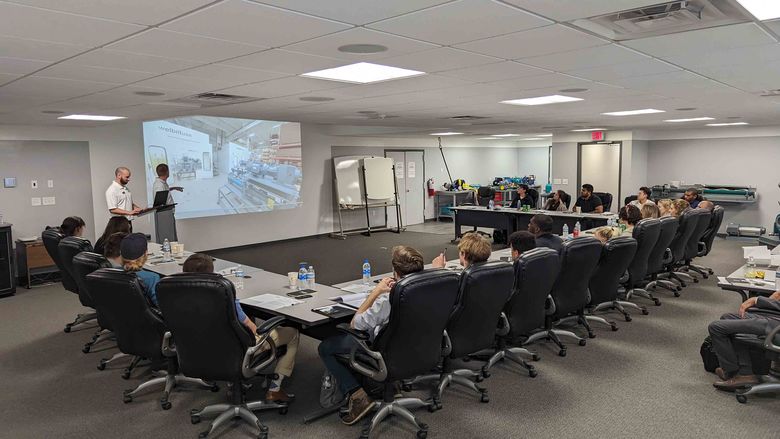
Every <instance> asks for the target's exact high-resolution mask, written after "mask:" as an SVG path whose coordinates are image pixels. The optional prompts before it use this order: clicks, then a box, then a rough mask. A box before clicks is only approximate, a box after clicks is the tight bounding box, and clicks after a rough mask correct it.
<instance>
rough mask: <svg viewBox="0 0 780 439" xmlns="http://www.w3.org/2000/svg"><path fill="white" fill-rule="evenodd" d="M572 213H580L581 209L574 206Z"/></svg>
mask: <svg viewBox="0 0 780 439" xmlns="http://www.w3.org/2000/svg"><path fill="white" fill-rule="evenodd" d="M574 211H575V212H577V213H582V208H581V207H580V206H576V207H575V208H574Z"/></svg>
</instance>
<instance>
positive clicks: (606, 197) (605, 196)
mask: <svg viewBox="0 0 780 439" xmlns="http://www.w3.org/2000/svg"><path fill="white" fill-rule="evenodd" d="M593 195H596V196H598V197H599V198H601V204H602V205H603V206H604V212H609V210H610V209H612V194H610V193H609V192H593Z"/></svg>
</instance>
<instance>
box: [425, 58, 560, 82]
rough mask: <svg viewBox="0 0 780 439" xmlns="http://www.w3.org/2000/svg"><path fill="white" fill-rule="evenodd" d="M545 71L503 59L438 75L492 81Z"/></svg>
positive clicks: (472, 80) (536, 74) (538, 73)
mask: <svg viewBox="0 0 780 439" xmlns="http://www.w3.org/2000/svg"><path fill="white" fill-rule="evenodd" d="M546 73H548V72H547V71H546V70H542V69H540V68H537V67H532V66H527V65H524V64H520V63H517V62H514V61H504V62H499V63H493V64H486V65H482V66H475V67H468V68H465V69H455V70H448V71H444V72H439V75H442V76H450V77H453V78H459V79H463V80H466V81H471V82H492V81H500V80H502V79H512V78H522V77H524V76H538V75H543V74H546Z"/></svg>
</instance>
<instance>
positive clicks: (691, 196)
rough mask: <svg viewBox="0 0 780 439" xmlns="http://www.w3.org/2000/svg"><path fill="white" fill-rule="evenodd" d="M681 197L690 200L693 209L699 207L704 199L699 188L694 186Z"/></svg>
mask: <svg viewBox="0 0 780 439" xmlns="http://www.w3.org/2000/svg"><path fill="white" fill-rule="evenodd" d="M681 198H682V199H683V200H685V201H687V202H688V204H689V205H690V206H691V209H696V208H697V207H699V203H700V202H701V201H702V200H703V198H702V196H701V195H699V190H698V189H696V188H693V187H692V188H688V189H687V190H686V191H685V193H684V194H683V196H682V197H681Z"/></svg>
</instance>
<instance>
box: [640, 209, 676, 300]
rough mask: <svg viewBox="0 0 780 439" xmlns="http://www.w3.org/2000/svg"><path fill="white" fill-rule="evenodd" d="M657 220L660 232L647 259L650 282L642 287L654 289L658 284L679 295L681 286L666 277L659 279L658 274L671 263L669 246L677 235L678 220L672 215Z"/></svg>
mask: <svg viewBox="0 0 780 439" xmlns="http://www.w3.org/2000/svg"><path fill="white" fill-rule="evenodd" d="M658 221H659V222H660V223H661V232H660V233H659V234H658V241H657V242H656V243H655V247H653V250H652V251H651V252H650V257H649V258H648V261H647V274H648V275H649V280H650V282H649V283H648V284H647V285H645V287H644V289H646V290H649V289H651V288H652V289H654V290H655V289H657V287H659V286H660V287H662V288H665V289H667V290H669V291H671V292H673V293H674V295H675V296H677V297H679V296H680V290H682V287H681V286H679V285H677V284H676V283H674V282H672V281H670V280H668V279H661V278H659V277H658V276H659V275H660V274H661V273H664V272H665V267H666V265H667V264H669V263H671V260H672V250H671V249H670V248H669V247H670V246H671V245H672V240H674V237H675V236H676V235H677V229H678V228H679V227H680V221H679V220H678V219H677V218H675V217H673V216H665V217H661V218H659V219H658Z"/></svg>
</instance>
